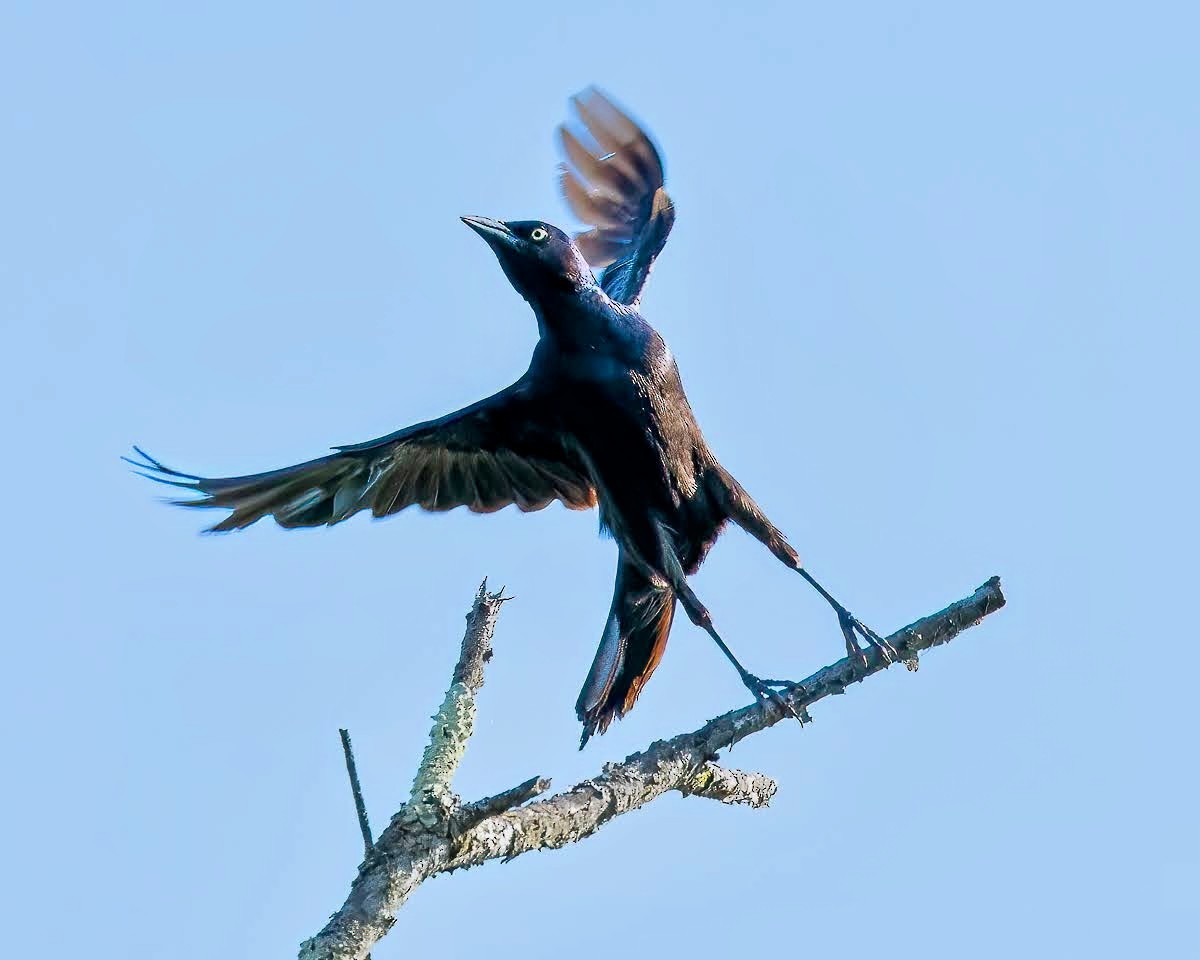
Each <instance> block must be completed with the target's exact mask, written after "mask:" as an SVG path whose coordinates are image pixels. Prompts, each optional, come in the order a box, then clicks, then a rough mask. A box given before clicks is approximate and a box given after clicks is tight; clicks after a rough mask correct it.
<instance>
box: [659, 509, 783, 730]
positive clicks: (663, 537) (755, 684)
mask: <svg viewBox="0 0 1200 960" xmlns="http://www.w3.org/2000/svg"><path fill="white" fill-rule="evenodd" d="M659 539H660V546H661V551H660V552H661V554H662V558H663V566H664V567H666V574H667V579H668V581H669V582H670V584H671V586H672V587H673V588H674V590H675V593H676V594H677V595H678V597H679V602H680V603H682V604H683V609H684V610H685V611H687V615H688V618H689V619H690V620H691V621H692V623H694V624H695V625H696V626H698V627H700V628H701V629H703V630H704V632H705V633H707V634H708V635H709V636H710V637H712V639H713V642H714V643H715V644H716V645H717V649H718V650H720V651H721V653H723V654H725V659H726V660H728V661H729V662H730V663H731V664H733V668H734V669H735V670H736V671H737V672H738V676H739V677H740V678H741V680H742V683H743V684H744V685H745V687H746V689H747V690H749V691H750V692H751V693H752V694H754V696H755V698H756V699H758V700H770V701H771V702H772V703H774V704H775V705H776V706H778V707H779V709H780V710H781V711H782V712H783V714H784V716H789V717H793V718H794V719H796V720H798V721H799V722H800V723H801V724H803V723H804V720H805V717H806V714H803V713H797V712H796V711H795V709H794V708H793V707H792V705H791V704H790V703H788V702H787V700H785V699H784V698H783V697H782V696H780V694H779V690H780V689H787V688H788V687H793V686H795V684H794V683H793V682H792V681H790V680H764V679H762V678H761V677H758V676H755V675H754V674H753V673H751V672H750V671H749V670H747V669H746V668H745V667H743V666H742V663H741V661H740V660H738V658H737V657H736V656H734V653H733V651H732V650H730V649H729V644H727V643H726V642H725V641H724V640H723V639H722V638H721V635H720V634H719V633H717V628H716V627H715V626H713V621H712V614H710V613H709V612H708V609H707V608H706V607H705V606H704V604H703V603H701V602H700V598H699V597H697V596H696V594H695V593H694V592H693V591H692V588H691V587H690V586H689V585H688V582H687V575H686V574H685V573H684V572H683V567H682V566H681V565H680V563H679V558H678V556H676V554H675V550H674V547H673V546H672V545H671V543H670V540H669V536H668V533H667V531H666V530H665V529H664V528H663V527H662V526H661V525H659ZM776 688H778V689H776Z"/></svg>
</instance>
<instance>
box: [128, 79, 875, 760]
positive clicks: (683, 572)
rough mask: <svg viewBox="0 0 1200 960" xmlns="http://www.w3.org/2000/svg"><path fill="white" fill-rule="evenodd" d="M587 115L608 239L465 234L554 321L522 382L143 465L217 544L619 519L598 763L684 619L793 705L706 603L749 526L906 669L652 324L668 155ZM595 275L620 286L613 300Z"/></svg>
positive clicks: (597, 701) (617, 117)
mask: <svg viewBox="0 0 1200 960" xmlns="http://www.w3.org/2000/svg"><path fill="white" fill-rule="evenodd" d="M572 102H573V104H574V107H575V110H576V113H577V115H578V119H579V120H580V121H581V129H580V131H579V135H577V134H576V133H574V132H572V130H571V129H569V128H568V127H567V126H565V125H564V126H561V127H560V128H559V131H558V133H559V139H560V143H561V146H562V150H563V153H564V155H565V159H566V164H564V165H563V167H562V170H561V183H562V190H563V194H564V196H565V198H566V201H567V204H568V205H569V206H570V208H571V210H572V212H573V213H574V214H575V215H576V216H577V217H578V218H579V219H580V220H582V221H583V222H585V223H587V224H590V225H591V227H592V228H591V229H590V230H588V231H587V232H584V233H580V234H578V235H576V236H575V237H574V239H572V238H571V237H569V236H568V235H567V234H565V233H563V231H561V230H559V229H558V228H557V227H554V226H551V225H550V224H548V223H545V222H542V221H540V220H518V221H506V222H501V221H499V220H491V219H488V218H486V217H463V218H462V219H463V222H464V223H466V224H467V226H469V227H470V228H471V229H472V230H474V231H475V232H476V233H478V234H479V235H480V236H481V237H483V239H484V240H485V241H486V242H487V244H488V246H490V247H491V248H492V251H493V252H494V253H495V255H496V257H497V259H498V260H499V261H500V266H501V267H502V268H503V270H504V273H505V275H506V276H507V277H508V279H509V282H511V283H512V285H513V287H514V288H515V289H516V291H517V292H518V293H519V294H521V296H522V297H524V298H525V299H526V300H527V301H528V302H529V305H530V307H531V308H532V309H533V312H534V315H535V316H536V317H537V323H538V332H539V335H540V339H539V340H538V344H537V346H536V348H535V349H534V351H533V358H532V360H531V362H530V364H529V369H528V370H527V371H526V372H525V373H524V374H523V375H522V376H521V378H520V379H519V380H517V382H516V383H514V384H512V386H510V387H507V388H505V389H504V390H501V391H500V392H499V393H497V394H495V395H494V396H491V397H488V398H487V399H486V400H480V401H479V402H478V403H473V404H471V405H470V406H469V407H464V408H463V409H462V410H458V411H456V412H455V413H451V414H448V415H447V416H444V417H441V418H439V419H437V420H430V421H427V422H425V423H418V424H415V425H413V426H411V427H405V428H404V429H403V430H399V431H397V432H396V433H392V434H389V435H388V436H386V437H380V438H379V439H378V440H370V441H367V442H366V443H357V444H352V445H350V446H345V447H334V448H333V449H334V451H335V452H334V453H332V454H330V455H328V456H325V457H321V458H319V459H317V460H310V461H309V462H307V463H301V464H297V465H296V466H292V467H284V468H283V469H282V470H273V471H271V472H269V473H260V474H254V475H252V476H246V477H229V478H223V479H209V478H205V477H198V476H194V475H192V474H185V473H180V472H179V471H176V470H172V469H171V468H169V467H166V466H164V465H163V464H161V463H160V462H159V461H157V460H155V459H154V458H153V457H150V456H148V455H146V454H145V453H143V452H142V451H141V450H140V449H138V448H136V447H135V448H134V449H135V450H136V451H137V453H138V455H139V456H140V457H141V458H142V460H141V461H137V460H131V461H130V462H131V463H134V464H135V465H136V466H137V467H139V468H141V469H143V470H146V471H148V473H147V474H146V475H148V476H151V477H152V478H153V479H158V480H162V481H163V482H166V483H171V484H175V485H177V486H182V487H185V488H188V489H190V490H194V491H195V492H197V493H198V494H201V495H202V496H201V497H200V498H199V499H192V500H182V501H176V502H177V503H180V504H181V505H185V506H194V507H217V508H224V509H227V510H229V511H230V513H229V515H228V516H227V517H225V518H224V519H222V520H221V521H220V522H219V523H217V524H216V525H215V526H213V527H212V528H211V529H212V530H214V531H224V530H238V529H241V528H242V527H246V526H249V525H250V524H252V523H254V522H255V521H257V520H259V519H261V518H263V517H265V516H272V517H274V518H275V522H276V523H278V524H279V525H280V526H283V527H312V526H318V525H325V524H334V523H340V522H341V521H342V520H345V519H346V518H347V517H350V516H351V515H353V514H355V513H357V512H359V511H360V510H370V511H371V512H372V514H373V515H374V516H376V517H385V516H388V515H390V514H393V513H397V512H399V511H400V510H403V509H404V508H405V507H409V506H412V505H414V504H419V505H420V506H421V507H423V508H424V509H426V510H449V509H452V508H454V507H459V506H466V507H468V508H469V509H470V510H473V511H476V512H480V513H488V512H491V511H493V510H500V509H501V508H503V507H506V506H509V505H510V504H515V505H516V506H517V508H518V509H520V510H523V511H531V510H541V509H542V508H543V507H546V506H547V505H549V504H550V503H551V502H553V501H555V500H558V501H560V502H562V503H563V504H565V505H566V506H567V507H569V508H571V509H574V510H585V509H588V508H590V507H595V506H599V508H600V524H601V527H602V529H604V530H607V531H608V532H610V533H611V534H612V536H613V537H614V539H615V540H616V542H617V544H618V546H619V553H618V561H617V576H616V586H615V589H614V591H613V600H612V608H611V610H610V611H609V615H608V622H607V623H606V624H605V627H604V633H603V635H602V637H601V640H600V647H599V649H598V650H597V652H596V658H595V660H594V661H593V663H592V668H591V670H590V672H589V673H588V677H587V680H586V681H585V683H584V685H583V691H582V692H581V693H580V695H579V701H578V703H577V705H576V711H577V713H578V716H579V719H580V720H581V721H582V722H583V727H584V729H583V736H582V739H581V743H580V745H581V746H582V745H583V744H584V743H586V742H587V740H588V738H589V737H590V736H591V735H592V734H594V733H603V732H604V731H605V730H606V729H607V728H608V725H609V724H610V723H611V722H612V720H613V718H614V717H621V716H624V715H625V714H626V713H627V712H629V710H630V709H631V708H632V707H633V705H634V703H635V702H636V701H637V698H638V694H639V693H641V690H642V687H643V686H644V685H645V683H646V681H647V680H648V679H649V678H650V675H651V674H652V673H653V672H654V670H655V668H656V667H657V666H658V664H659V661H660V660H661V659H662V655H663V650H664V648H665V647H666V643H667V635H668V634H669V632H670V630H671V621H672V618H673V617H674V614H675V602H676V600H678V601H679V602H680V603H682V604H683V608H684V610H685V611H686V612H687V614H688V616H689V617H690V618H691V620H692V622H693V623H695V624H697V625H698V626H700V627H703V628H704V629H705V630H706V631H707V632H708V633H709V635H710V636H711V637H712V638H713V640H715V641H716V643H717V645H718V646H719V647H720V649H721V651H722V653H724V655H725V656H726V657H727V658H728V659H729V660H730V662H731V663H732V664H733V665H734V667H735V668H736V669H737V671H738V675H739V676H740V677H741V679H742V682H743V683H744V684H745V685H746V686H747V687H748V688H749V689H750V690H751V691H753V693H754V694H755V695H756V696H757V697H762V698H774V699H776V700H778V699H779V695H778V693H777V692H776V688H779V687H782V686H785V685H786V684H785V682H784V681H775V680H762V679H760V678H758V677H756V676H754V675H753V674H751V673H750V672H749V671H748V670H746V669H745V668H744V667H743V666H742V665H741V663H739V662H738V660H737V658H736V657H735V656H734V655H733V653H732V652H731V651H730V649H729V647H728V646H727V645H726V644H725V642H724V640H722V638H721V637H720V635H719V634H718V633H717V631H716V629H715V628H714V626H713V622H712V617H711V616H710V615H709V613H708V610H706V609H705V607H704V605H703V604H702V603H701V602H700V600H699V599H698V598H697V597H696V595H695V594H694V593H693V592H692V590H691V588H690V587H689V586H688V582H687V577H688V575H689V574H692V573H695V572H696V570H697V569H698V568H699V566H700V564H701V562H702V561H703V560H704V557H705V554H706V553H708V550H709V548H710V547H712V545H713V543H714V542H715V541H716V539H717V537H718V535H719V534H720V533H721V530H722V528H723V527H724V526H725V525H726V523H728V522H729V521H733V522H734V523H735V524H737V525H738V526H740V527H742V528H743V529H745V530H746V531H747V532H748V533H750V534H751V535H752V536H754V537H757V538H758V539H759V540H760V541H762V542H763V543H764V544H765V545H766V546H767V548H768V549H769V550H770V551H771V552H772V553H773V554H774V555H775V556H776V557H778V558H779V559H780V560H782V561H783V562H784V563H785V564H787V565H788V566H789V567H791V568H792V569H794V570H796V571H797V572H798V573H800V575H801V576H803V577H804V578H805V579H806V580H807V581H808V582H809V583H810V584H812V585H813V586H814V587H815V588H816V589H817V591H818V592H819V593H820V594H821V596H823V597H824V598H825V599H826V600H827V601H828V602H829V603H830V604H831V605H832V606H833V608H834V610H835V611H836V612H837V617H838V622H839V624H840V627H841V631H842V634H843V635H844V638H845V642H846V648H847V650H848V651H849V652H850V653H851V655H852V656H855V657H857V656H863V655H864V654H863V651H862V650H861V648H860V646H859V643H858V641H857V639H856V637H862V639H863V640H864V641H866V642H867V643H868V644H869V645H871V646H873V647H875V648H877V649H879V650H880V652H881V655H882V656H883V657H884V658H885V659H886V660H887V661H888V662H890V661H891V660H893V659H894V657H895V651H894V650H892V649H891V648H890V647H889V646H888V644H887V642H886V641H884V640H883V639H882V638H881V637H879V635H878V634H876V633H875V632H874V631H872V630H870V629H868V628H867V627H865V626H864V625H863V624H862V623H860V622H859V621H858V620H857V619H855V618H854V617H853V616H851V615H850V613H848V612H847V610H846V608H845V607H843V606H842V605H841V604H840V603H838V602H837V601H836V600H834V598H833V597H831V596H830V595H829V593H828V592H826V590H825V589H824V588H823V587H822V586H821V585H820V584H819V583H817V582H816V581H815V580H814V579H813V578H812V577H811V576H810V575H809V574H808V572H807V571H806V570H805V569H804V568H803V567H802V566H801V564H800V560H799V558H798V557H797V555H796V552H795V551H794V550H793V549H792V548H791V546H789V544H788V542H787V541H786V540H785V539H784V537H783V534H782V533H780V532H779V530H777V529H776V528H775V527H774V526H773V525H772V524H771V522H770V521H769V520H768V519H767V517H766V515H765V514H764V513H763V511H762V510H761V509H760V508H759V507H758V505H757V504H756V503H755V502H754V501H753V500H752V499H751V498H750V495H749V494H747V493H746V491H745V490H744V489H743V488H742V486H741V484H739V483H738V482H737V480H735V479H734V478H733V476H731V475H730V473H729V472H728V471H727V470H726V469H725V468H724V467H722V466H721V464H720V463H719V462H718V461H717V458H716V457H715V456H714V455H713V453H712V451H711V450H709V448H708V445H707V444H706V443H705V442H704V437H703V436H702V435H701V433H700V428H699V426H697V424H696V420H695V417H694V416H693V415H692V409H691V407H690V406H689V404H688V400H687V396H686V395H685V393H684V390H683V385H682V383H681V382H680V379H679V369H678V367H677V366H676V364H675V360H674V359H673V358H672V356H671V352H670V350H668V348H667V345H666V343H665V342H664V341H663V338H662V337H661V336H659V334H658V333H657V332H656V331H655V330H654V328H653V327H651V326H650V324H648V323H647V322H646V321H645V320H644V319H643V318H642V316H641V313H640V312H639V311H638V299H639V297H640V296H641V292H642V287H643V286H644V285H645V283H646V278H647V277H648V276H649V274H650V269H651V266H652V265H653V263H654V260H655V258H656V257H657V256H658V254H659V251H661V250H662V248H663V244H664V243H665V242H666V239H667V235H668V234H669V233H670V231H671V227H672V225H673V224H674V222H675V209H674V206H673V205H672V203H671V200H670V199H669V198H668V197H667V194H666V191H665V190H664V178H663V165H662V161H661V159H660V157H659V153H658V150H657V149H656V148H655V146H654V144H653V143H652V142H651V141H650V138H649V137H648V136H647V135H646V133H645V132H644V131H643V130H641V129H640V128H639V127H638V126H637V125H636V124H635V123H634V122H633V121H632V120H630V119H629V117H628V116H627V115H626V114H625V113H623V112H622V111H621V110H620V109H618V108H617V107H616V106H615V105H614V104H613V103H612V102H611V101H610V100H609V99H608V98H607V97H605V96H604V95H602V94H601V93H599V92H598V91H596V90H594V89H592V90H588V91H585V92H584V93H582V94H580V95H579V96H577V97H575V98H574V99H573V101H572ZM581 137H583V138H586V139H581ZM592 267H597V268H603V270H602V272H601V274H600V280H599V282H597V280H596V278H595V276H594V275H593V273H592Z"/></svg>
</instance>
